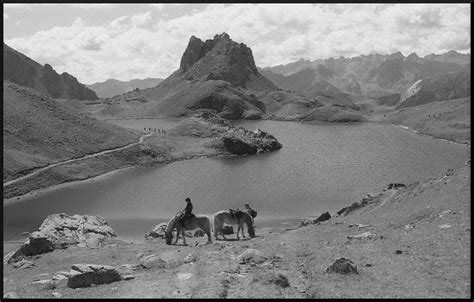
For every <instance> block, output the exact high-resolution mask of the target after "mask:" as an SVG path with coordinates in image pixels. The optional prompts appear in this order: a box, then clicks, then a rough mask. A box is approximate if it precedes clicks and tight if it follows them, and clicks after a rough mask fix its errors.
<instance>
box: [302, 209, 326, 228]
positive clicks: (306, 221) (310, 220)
mask: <svg viewBox="0 0 474 302" xmlns="http://www.w3.org/2000/svg"><path fill="white" fill-rule="evenodd" d="M330 218H331V214H329V212H326V213H323V214H321V215H320V216H319V217H318V218H305V219H303V220H301V226H306V225H309V224H317V223H320V222H323V221H326V220H329V219H330Z"/></svg>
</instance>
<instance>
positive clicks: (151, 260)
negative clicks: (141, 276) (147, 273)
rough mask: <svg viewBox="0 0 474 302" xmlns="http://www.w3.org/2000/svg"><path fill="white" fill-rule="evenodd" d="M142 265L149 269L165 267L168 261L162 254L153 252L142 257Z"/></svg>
mask: <svg viewBox="0 0 474 302" xmlns="http://www.w3.org/2000/svg"><path fill="white" fill-rule="evenodd" d="M140 265H141V266H143V267H144V268H147V269H152V268H165V267H166V261H165V260H163V259H161V257H160V256H158V255H155V254H152V255H148V256H146V257H143V258H142V259H140Z"/></svg>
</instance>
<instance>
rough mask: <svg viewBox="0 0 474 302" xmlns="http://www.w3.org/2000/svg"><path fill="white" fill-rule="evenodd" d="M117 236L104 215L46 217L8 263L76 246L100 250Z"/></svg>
mask: <svg viewBox="0 0 474 302" xmlns="http://www.w3.org/2000/svg"><path fill="white" fill-rule="evenodd" d="M114 236H115V232H114V230H113V229H112V228H111V227H110V226H109V225H108V224H107V222H106V221H105V219H104V218H102V217H101V216H98V215H97V216H93V215H72V216H70V215H67V214H64V213H61V214H52V215H49V216H48V217H46V219H45V220H44V221H43V223H42V224H41V226H40V227H39V229H38V230H37V231H34V232H33V233H31V234H30V236H29V238H28V240H27V241H26V242H25V243H24V244H23V245H22V246H21V247H20V248H19V249H17V250H16V251H14V252H13V253H12V254H9V255H8V256H9V257H8V258H7V259H5V258H4V262H5V261H6V262H8V263H12V262H17V261H19V260H21V259H23V257H25V256H32V255H37V254H42V253H47V252H51V251H53V250H54V249H64V248H67V247H69V246H72V245H77V244H83V245H85V246H91V247H96V246H98V245H100V243H101V242H102V241H103V240H105V239H107V238H112V237H114Z"/></svg>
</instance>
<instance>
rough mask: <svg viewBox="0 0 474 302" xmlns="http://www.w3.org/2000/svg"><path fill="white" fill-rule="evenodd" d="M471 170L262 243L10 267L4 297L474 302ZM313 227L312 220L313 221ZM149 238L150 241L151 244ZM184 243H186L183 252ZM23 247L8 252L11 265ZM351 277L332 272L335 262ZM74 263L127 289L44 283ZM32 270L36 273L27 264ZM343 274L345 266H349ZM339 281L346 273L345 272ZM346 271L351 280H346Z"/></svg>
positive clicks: (139, 249)
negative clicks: (102, 271)
mask: <svg viewBox="0 0 474 302" xmlns="http://www.w3.org/2000/svg"><path fill="white" fill-rule="evenodd" d="M470 168H471V167H470V161H469V162H468V163H466V165H465V166H463V167H461V168H459V169H456V170H449V171H447V173H446V175H444V176H443V177H440V178H431V179H426V180H423V181H420V182H418V183H415V184H406V186H400V187H393V186H389V187H387V188H386V190H384V191H383V192H379V194H376V195H373V196H372V195H369V196H367V197H366V198H364V199H363V200H361V201H355V202H356V205H354V204H353V205H348V206H351V208H352V209H354V210H353V211H349V212H348V214H347V215H344V214H345V213H342V212H341V215H339V216H338V215H337V213H331V215H332V217H331V218H330V219H329V220H327V221H324V222H320V223H318V224H311V223H310V224H308V225H306V226H302V227H299V228H296V229H278V228H273V229H270V228H266V229H260V228H259V227H258V217H257V218H256V226H257V228H256V234H257V236H256V237H255V238H252V239H249V238H246V239H243V240H240V241H236V240H235V239H234V238H235V235H228V236H227V238H228V240H225V241H224V240H218V241H215V240H214V243H213V244H209V245H206V244H205V243H206V240H207V239H206V237H197V238H188V240H187V243H188V246H183V245H166V244H165V241H164V239H162V238H156V239H152V240H149V239H145V238H144V237H139V238H122V237H121V236H120V234H118V237H116V238H114V239H108V240H106V241H104V243H103V244H102V245H101V246H91V247H78V246H77V245H73V246H71V247H68V248H66V249H59V250H54V251H52V252H49V253H45V254H41V255H36V256H32V257H29V258H27V260H29V261H31V262H32V263H33V265H32V266H29V265H25V268H15V267H14V266H13V265H12V264H4V266H3V270H4V275H3V276H4V279H3V280H4V281H3V287H4V293H5V294H7V293H9V295H10V296H11V297H15V296H17V297H22V298H40V297H44V298H46V297H49V298H51V297H63V298H150V297H153V298H180V297H187V298H271V297H275V298H285V297H286V298H469V297H471V290H470V288H471V277H470V267H471V258H470V246H471V226H470V220H471V215H470V209H471V202H470ZM310 221H311V220H310ZM145 233H146V231H145V232H144V235H145ZM180 243H181V241H179V244H180ZM19 245H20V243H4V256H5V255H6V254H7V253H8V252H10V251H11V250H13V249H14V248H15V247H18V246H19ZM340 258H346V259H348V262H349V264H348V266H347V267H345V268H346V270H339V271H338V270H336V271H332V270H329V272H328V271H327V269H328V267H330V266H331V265H332V264H333V263H334V262H335V261H336V260H337V259H340ZM74 264H98V265H108V266H111V267H112V268H115V269H116V270H117V271H118V272H120V274H121V276H127V277H126V279H128V280H120V281H115V282H112V283H109V284H102V285H92V286H89V287H84V288H81V287H79V288H76V289H72V288H70V287H68V286H67V285H66V283H64V282H63V283H61V282H59V283H56V284H53V283H51V282H48V281H46V282H45V283H42V282H35V280H36V281H37V280H47V279H51V277H52V276H53V275H54V274H55V273H57V272H59V271H69V270H70V269H71V267H72V266H73V265H74ZM30 265H31V264H30ZM342 268H344V267H342ZM341 272H342V273H341ZM343 272H346V273H343Z"/></svg>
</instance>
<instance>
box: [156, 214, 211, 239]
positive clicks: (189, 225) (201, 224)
mask: <svg viewBox="0 0 474 302" xmlns="http://www.w3.org/2000/svg"><path fill="white" fill-rule="evenodd" d="M178 217H179V215H175V216H174V217H173V218H171V220H170V221H169V222H168V225H167V226H166V230H165V238H166V244H171V241H172V239H173V229H174V228H176V240H175V241H174V244H176V243H177V242H178V238H179V234H181V235H182V236H183V242H184V245H187V244H186V237H185V236H184V231H185V230H186V231H189V230H195V229H201V230H203V231H204V232H206V235H207V243H212V235H211V221H210V220H209V217H207V216H206V215H196V216H193V217H188V218H186V219H185V220H184V228H183V227H182V225H181V224H180V223H178Z"/></svg>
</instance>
